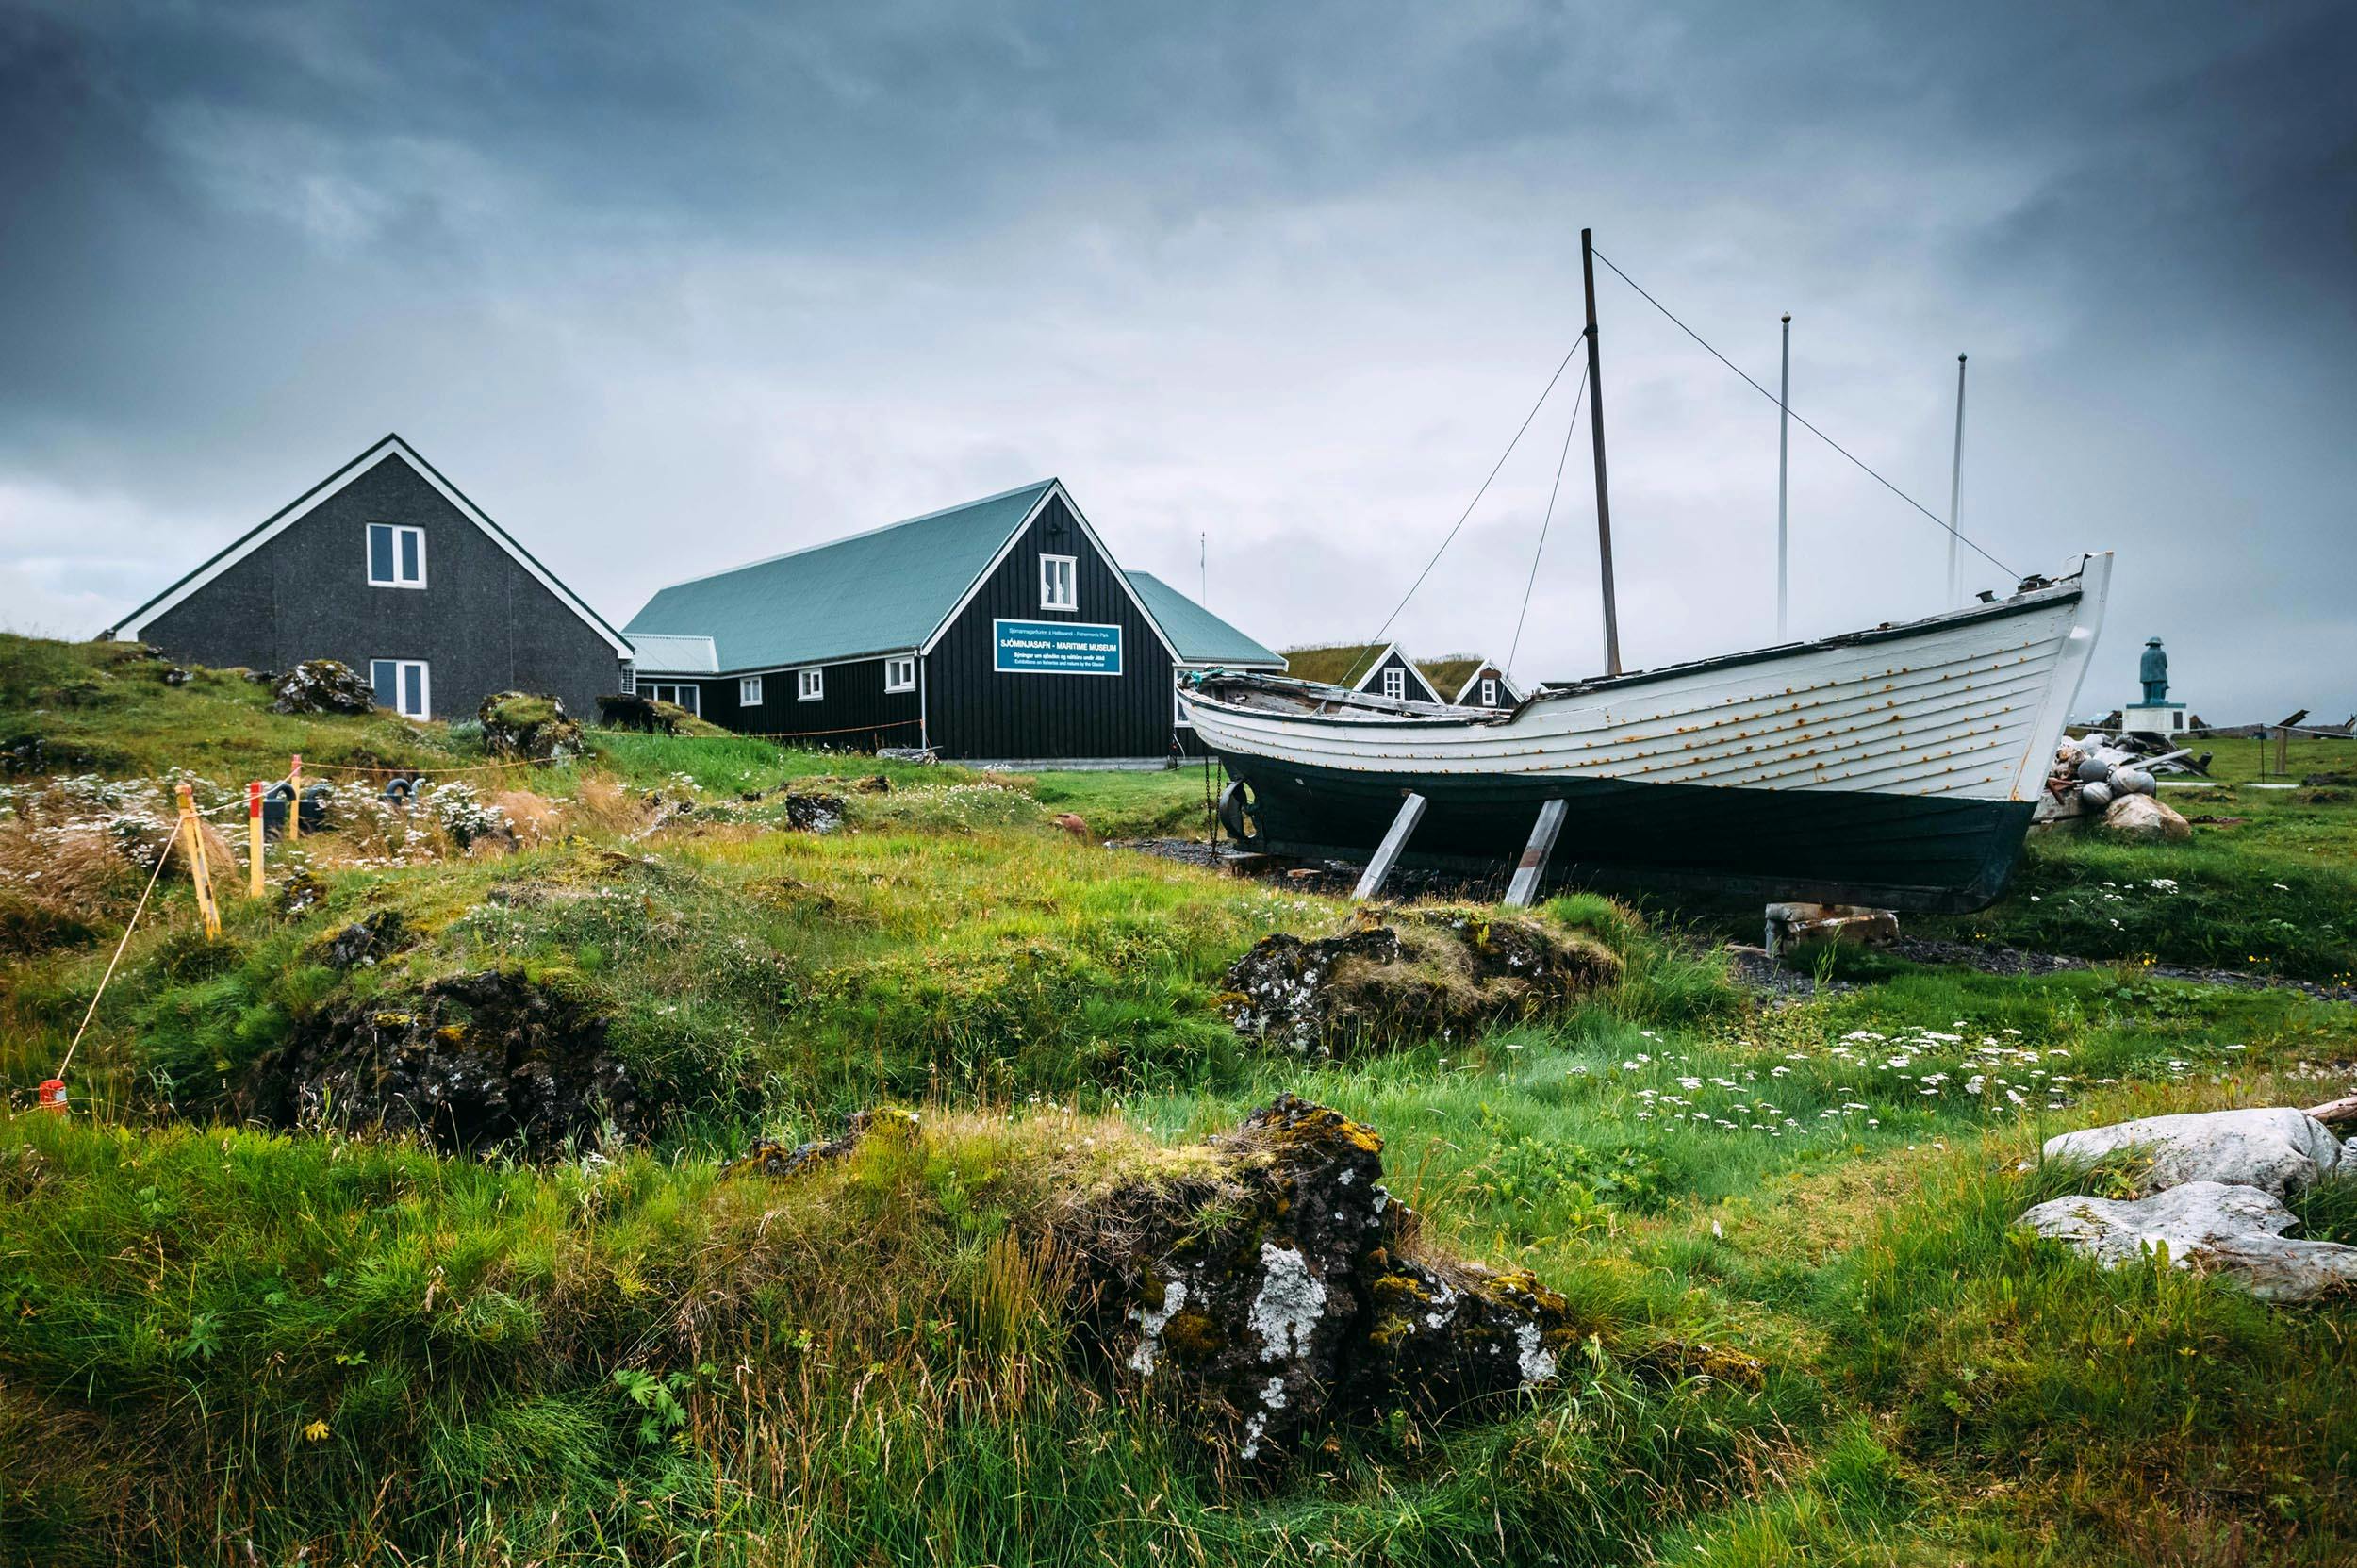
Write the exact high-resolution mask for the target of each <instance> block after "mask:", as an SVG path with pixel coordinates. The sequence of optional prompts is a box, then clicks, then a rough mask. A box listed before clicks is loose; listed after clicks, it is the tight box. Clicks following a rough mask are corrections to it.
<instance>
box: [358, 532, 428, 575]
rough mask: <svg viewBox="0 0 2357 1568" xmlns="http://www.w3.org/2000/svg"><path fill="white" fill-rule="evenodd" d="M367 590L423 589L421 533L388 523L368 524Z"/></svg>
mask: <svg viewBox="0 0 2357 1568" xmlns="http://www.w3.org/2000/svg"><path fill="white" fill-rule="evenodd" d="M369 586H371V587H372V588H421V587H423V586H425V530H424V529H422V528H404V527H400V526H398V525H396V524H394V523H389V522H371V523H370V524H369Z"/></svg>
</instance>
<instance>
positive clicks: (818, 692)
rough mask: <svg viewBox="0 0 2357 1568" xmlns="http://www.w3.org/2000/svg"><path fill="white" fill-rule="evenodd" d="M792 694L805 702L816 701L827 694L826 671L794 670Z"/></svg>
mask: <svg viewBox="0 0 2357 1568" xmlns="http://www.w3.org/2000/svg"><path fill="white" fill-rule="evenodd" d="M794 695H795V696H796V697H797V698H799V699H800V700H801V701H805V702H816V701H818V700H819V699H820V698H822V697H824V696H826V695H827V672H826V671H825V670H823V669H798V670H796V671H795V672H794Z"/></svg>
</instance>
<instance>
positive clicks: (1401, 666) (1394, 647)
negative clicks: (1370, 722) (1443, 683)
mask: <svg viewBox="0 0 2357 1568" xmlns="http://www.w3.org/2000/svg"><path fill="white" fill-rule="evenodd" d="M1285 668H1286V671H1287V673H1289V674H1291V675H1294V676H1295V677H1296V678H1298V679H1300V680H1304V681H1316V682H1319V683H1321V684H1322V685H1329V686H1343V687H1345V688H1346V689H1348V690H1351V691H1365V692H1372V693H1374V694H1375V695H1376V696H1377V697H1397V698H1400V699H1403V700H1404V701H1409V702H1445V701H1448V697H1447V694H1445V693H1443V692H1442V691H1441V690H1439V689H1438V688H1437V687H1435V686H1434V685H1433V684H1432V682H1431V679H1430V678H1429V677H1428V676H1426V674H1425V672H1424V671H1423V670H1422V669H1421V668H1417V666H1416V663H1415V661H1414V660H1412V659H1410V658H1409V656H1408V655H1407V653H1406V652H1402V651H1401V649H1400V646H1399V644H1398V643H1395V642H1343V643H1325V644H1320V645H1317V646H1314V647H1307V648H1288V649H1287V650H1285Z"/></svg>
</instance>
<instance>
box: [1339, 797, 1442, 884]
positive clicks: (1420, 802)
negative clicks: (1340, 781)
mask: <svg viewBox="0 0 2357 1568" xmlns="http://www.w3.org/2000/svg"><path fill="white" fill-rule="evenodd" d="M1424 805H1425V801H1424V797H1423V796H1421V795H1418V794H1416V793H1415V792H1414V791H1413V790H1410V791H1409V794H1408V798H1407V799H1406V800H1404V801H1400V803H1399V815H1398V816H1397V817H1393V818H1392V827H1391V831H1390V832H1389V833H1386V834H1384V835H1383V842H1382V843H1381V844H1379V845H1377V846H1376V850H1375V858H1374V859H1373V860H1371V861H1369V862H1367V871H1366V875H1364V876H1362V877H1360V879H1359V885H1358V887H1357V888H1355V889H1354V890H1353V891H1352V893H1351V895H1350V896H1351V897H1352V898H1354V899H1372V898H1374V897H1375V896H1376V894H1378V893H1380V892H1382V891H1383V884H1384V883H1385V882H1387V881H1389V880H1390V879H1391V875H1392V867H1393V865H1394V864H1395V863H1396V862H1397V861H1398V860H1399V852H1400V851H1401V850H1405V849H1406V848H1408V835H1409V834H1411V833H1414V832H1415V831H1416V824H1417V823H1419V822H1421V821H1423V820H1424Z"/></svg>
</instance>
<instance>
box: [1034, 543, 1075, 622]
mask: <svg viewBox="0 0 2357 1568" xmlns="http://www.w3.org/2000/svg"><path fill="white" fill-rule="evenodd" d="M1060 587H1061V588H1062V589H1063V597H1061V598H1059V597H1057V593H1056V590H1057V589H1058V588H1060ZM1039 607H1040V608H1041V609H1043V610H1074V611H1077V610H1079V609H1080V557H1079V556H1078V555H1042V556H1041V557H1040V558H1039Z"/></svg>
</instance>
